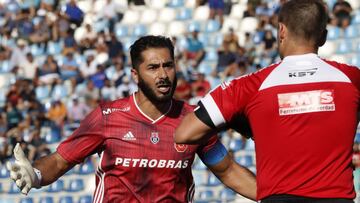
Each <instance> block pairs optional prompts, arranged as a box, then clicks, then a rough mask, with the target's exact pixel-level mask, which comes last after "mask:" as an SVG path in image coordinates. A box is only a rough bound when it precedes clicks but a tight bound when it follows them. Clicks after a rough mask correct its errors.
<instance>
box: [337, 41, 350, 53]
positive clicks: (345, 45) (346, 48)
mask: <svg viewBox="0 0 360 203" xmlns="http://www.w3.org/2000/svg"><path fill="white" fill-rule="evenodd" d="M351 51H352V43H351V41H348V40H342V41H340V42H339V45H338V49H337V53H338V54H347V53H349V52H351Z"/></svg>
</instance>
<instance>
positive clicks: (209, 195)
mask: <svg viewBox="0 0 360 203" xmlns="http://www.w3.org/2000/svg"><path fill="white" fill-rule="evenodd" d="M213 198H214V192H213V191H212V190H204V191H201V192H200V194H199V199H200V200H211V199H213Z"/></svg>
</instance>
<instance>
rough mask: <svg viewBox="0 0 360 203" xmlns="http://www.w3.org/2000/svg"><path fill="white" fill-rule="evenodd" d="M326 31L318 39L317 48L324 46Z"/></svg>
mask: <svg viewBox="0 0 360 203" xmlns="http://www.w3.org/2000/svg"><path fill="white" fill-rule="evenodd" d="M327 33H328V31H327V29H325V30H324V32H323V33H322V35H321V36H320V38H319V41H318V46H319V47H321V46H322V45H324V44H325V42H326V38H327Z"/></svg>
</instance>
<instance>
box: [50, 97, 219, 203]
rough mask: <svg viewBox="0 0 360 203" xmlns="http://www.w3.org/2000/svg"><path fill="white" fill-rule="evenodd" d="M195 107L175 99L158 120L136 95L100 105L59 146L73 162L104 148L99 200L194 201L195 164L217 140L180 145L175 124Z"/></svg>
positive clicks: (96, 198) (99, 171) (98, 177)
mask: <svg viewBox="0 0 360 203" xmlns="http://www.w3.org/2000/svg"><path fill="white" fill-rule="evenodd" d="M190 111H191V112H192V111H193V107H192V106H189V105H187V104H185V103H183V102H180V101H176V100H172V104H171V107H170V108H169V111H168V112H167V113H166V114H164V115H163V116H161V117H160V118H158V119H157V120H152V119H151V118H149V117H147V116H146V115H145V114H144V113H142V111H141V110H140V108H139V107H138V106H137V104H136V101H135V96H134V95H133V96H130V97H128V98H125V99H121V100H117V101H114V102H110V103H105V104H103V105H100V106H99V107H98V108H97V109H95V110H94V111H93V112H92V113H90V114H89V115H88V116H87V117H86V118H85V119H84V120H83V121H82V122H81V125H80V127H79V128H78V129H77V130H76V131H75V132H74V133H73V134H72V135H71V136H70V137H69V138H68V139H66V140H65V141H64V142H62V143H61V144H60V146H59V147H58V148H57V152H58V153H59V154H60V155H61V156H62V157H63V158H64V159H65V160H67V161H68V162H70V163H80V162H82V161H83V160H84V159H85V158H86V157H88V156H89V155H91V154H94V153H98V154H100V162H99V166H98V168H97V171H96V190H95V193H94V200H93V202H95V203H98V202H99V203H100V202H101V203H102V202H145V203H148V202H192V199H193V195H194V182H193V177H192V173H191V165H192V163H193V160H194V156H195V153H198V155H199V156H202V155H203V154H204V153H206V152H207V151H208V150H210V149H211V148H212V146H214V145H215V144H216V143H217V142H218V140H217V138H216V137H215V136H214V137H215V138H214V139H212V140H210V141H209V142H208V144H207V145H201V146H200V145H176V144H175V143H174V132H175V128H176V127H177V126H178V125H179V123H180V122H181V120H182V118H183V117H184V116H185V114H186V113H188V112H190Z"/></svg>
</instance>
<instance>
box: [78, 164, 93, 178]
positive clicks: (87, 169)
mask: <svg viewBox="0 0 360 203" xmlns="http://www.w3.org/2000/svg"><path fill="white" fill-rule="evenodd" d="M94 172H95V167H94V164H93V163H92V162H91V161H86V162H85V163H83V164H81V165H80V167H79V171H78V174H80V175H87V174H93V173H94Z"/></svg>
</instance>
